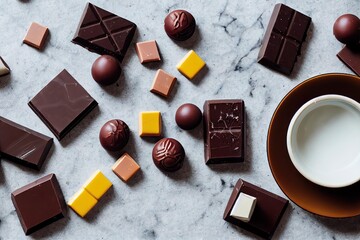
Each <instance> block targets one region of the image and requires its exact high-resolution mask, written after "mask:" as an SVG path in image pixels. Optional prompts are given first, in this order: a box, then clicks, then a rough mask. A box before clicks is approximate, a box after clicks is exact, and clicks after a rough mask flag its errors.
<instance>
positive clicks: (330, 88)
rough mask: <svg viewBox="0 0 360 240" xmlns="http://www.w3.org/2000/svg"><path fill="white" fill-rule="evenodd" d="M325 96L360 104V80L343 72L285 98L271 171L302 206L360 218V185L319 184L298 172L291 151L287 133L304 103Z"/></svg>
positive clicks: (272, 134) (275, 123) (275, 121)
mask: <svg viewBox="0 0 360 240" xmlns="http://www.w3.org/2000/svg"><path fill="white" fill-rule="evenodd" d="M324 94H339V95H344V96H347V97H349V98H352V99H354V100H355V101H357V102H360V78H359V77H357V76H355V75H350V74H341V73H330V74H323V75H319V76H315V77H313V78H310V79H308V80H306V81H304V82H302V83H300V84H299V85H298V86H296V87H295V88H293V89H292V90H291V91H290V92H289V93H288V94H287V95H286V96H285V97H284V98H283V99H282V101H281V102H280V104H279V106H278V107H277V108H276V110H275V112H274V115H273V117H272V119H271V122H270V126H269V130H268V138H267V154H268V160H269V165H270V169H271V172H272V174H273V176H274V178H275V180H276V182H277V184H278V185H279V187H280V188H281V190H282V191H283V192H284V193H285V194H286V196H287V197H288V198H289V199H291V200H292V201H293V202H294V203H295V204H297V205H298V206H299V207H301V208H303V209H305V210H307V211H309V212H312V213H315V214H318V215H321V216H325V217H331V218H346V217H353V216H357V215H360V182H358V183H355V184H353V185H351V186H349V187H344V188H326V187H322V186H319V185H316V184H314V183H312V182H310V181H309V180H307V179H306V178H305V177H303V176H302V175H301V174H300V173H299V172H298V171H297V170H296V168H295V167H294V165H293V164H292V162H291V160H290V157H289V155H288V152H287V147H286V133H287V129H288V126H289V123H290V121H291V118H292V117H293V115H294V114H295V112H296V111H297V110H298V109H299V108H300V107H301V106H302V105H303V104H304V103H306V102H307V101H309V100H310V99H312V98H315V97H318V96H320V95H324ZM359 148H360V146H359ZM339 161H341V159H339ZM359 174H360V169H359ZM334 178H336V176H334Z"/></svg>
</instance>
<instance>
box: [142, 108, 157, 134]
mask: <svg viewBox="0 0 360 240" xmlns="http://www.w3.org/2000/svg"><path fill="white" fill-rule="evenodd" d="M139 135H140V136H141V137H144V136H148V137H157V136H160V135H161V113H160V112H156V111H151V112H141V113H140V114H139Z"/></svg>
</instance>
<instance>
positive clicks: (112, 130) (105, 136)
mask: <svg viewBox="0 0 360 240" xmlns="http://www.w3.org/2000/svg"><path fill="white" fill-rule="evenodd" d="M129 137H130V129H129V127H128V125H127V124H126V123H125V122H123V121H121V120H119V119H113V120H110V121H108V122H106V123H105V124H104V126H103V127H102V128H101V130H100V134H99V139H100V143H101V145H102V146H103V148H105V149H106V150H108V151H120V150H121V149H123V148H124V147H125V145H126V144H127V143H128V141H129Z"/></svg>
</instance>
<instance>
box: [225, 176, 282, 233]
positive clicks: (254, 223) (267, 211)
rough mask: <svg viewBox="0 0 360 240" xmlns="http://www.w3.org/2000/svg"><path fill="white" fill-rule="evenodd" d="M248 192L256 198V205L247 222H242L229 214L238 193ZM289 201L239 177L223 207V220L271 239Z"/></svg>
mask: <svg viewBox="0 0 360 240" xmlns="http://www.w3.org/2000/svg"><path fill="white" fill-rule="evenodd" d="M241 192H242V193H245V194H248V195H250V196H252V197H255V198H256V206H255V209H254V212H253V214H252V217H251V219H250V221H249V222H244V221H241V220H239V219H236V218H234V217H232V216H230V213H231V210H232V208H233V207H234V204H235V202H236V200H237V198H238V196H239V195H240V193H241ZM288 203H289V201H288V200H286V199H284V198H282V197H280V196H278V195H275V194H273V193H271V192H268V191H266V190H264V189H262V188H259V187H257V186H255V185H253V184H251V183H248V182H246V181H244V180H242V179H239V180H238V182H237V183H236V185H235V187H234V190H233V192H232V194H231V196H230V199H229V202H228V204H227V206H226V208H225V212H224V216H223V218H224V220H225V221H227V222H230V223H232V224H234V225H236V226H238V227H241V228H243V229H246V230H248V231H250V232H252V233H254V234H257V235H259V236H261V237H263V238H266V239H271V237H272V236H273V234H274V232H275V231H276V228H277V227H278V225H279V223H280V220H281V218H282V216H283V215H284V212H285V210H286V207H287V206H288Z"/></svg>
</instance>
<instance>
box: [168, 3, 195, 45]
mask: <svg viewBox="0 0 360 240" xmlns="http://www.w3.org/2000/svg"><path fill="white" fill-rule="evenodd" d="M164 28H165V32H166V34H167V35H168V36H169V37H170V38H172V39H174V40H176V41H185V40H187V39H189V38H190V37H191V36H192V35H193V34H194V32H195V28H196V22H195V18H194V17H193V15H191V13H189V12H187V11H185V10H174V11H172V12H171V13H169V14H168V15H167V16H166V18H165V21H164Z"/></svg>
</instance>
